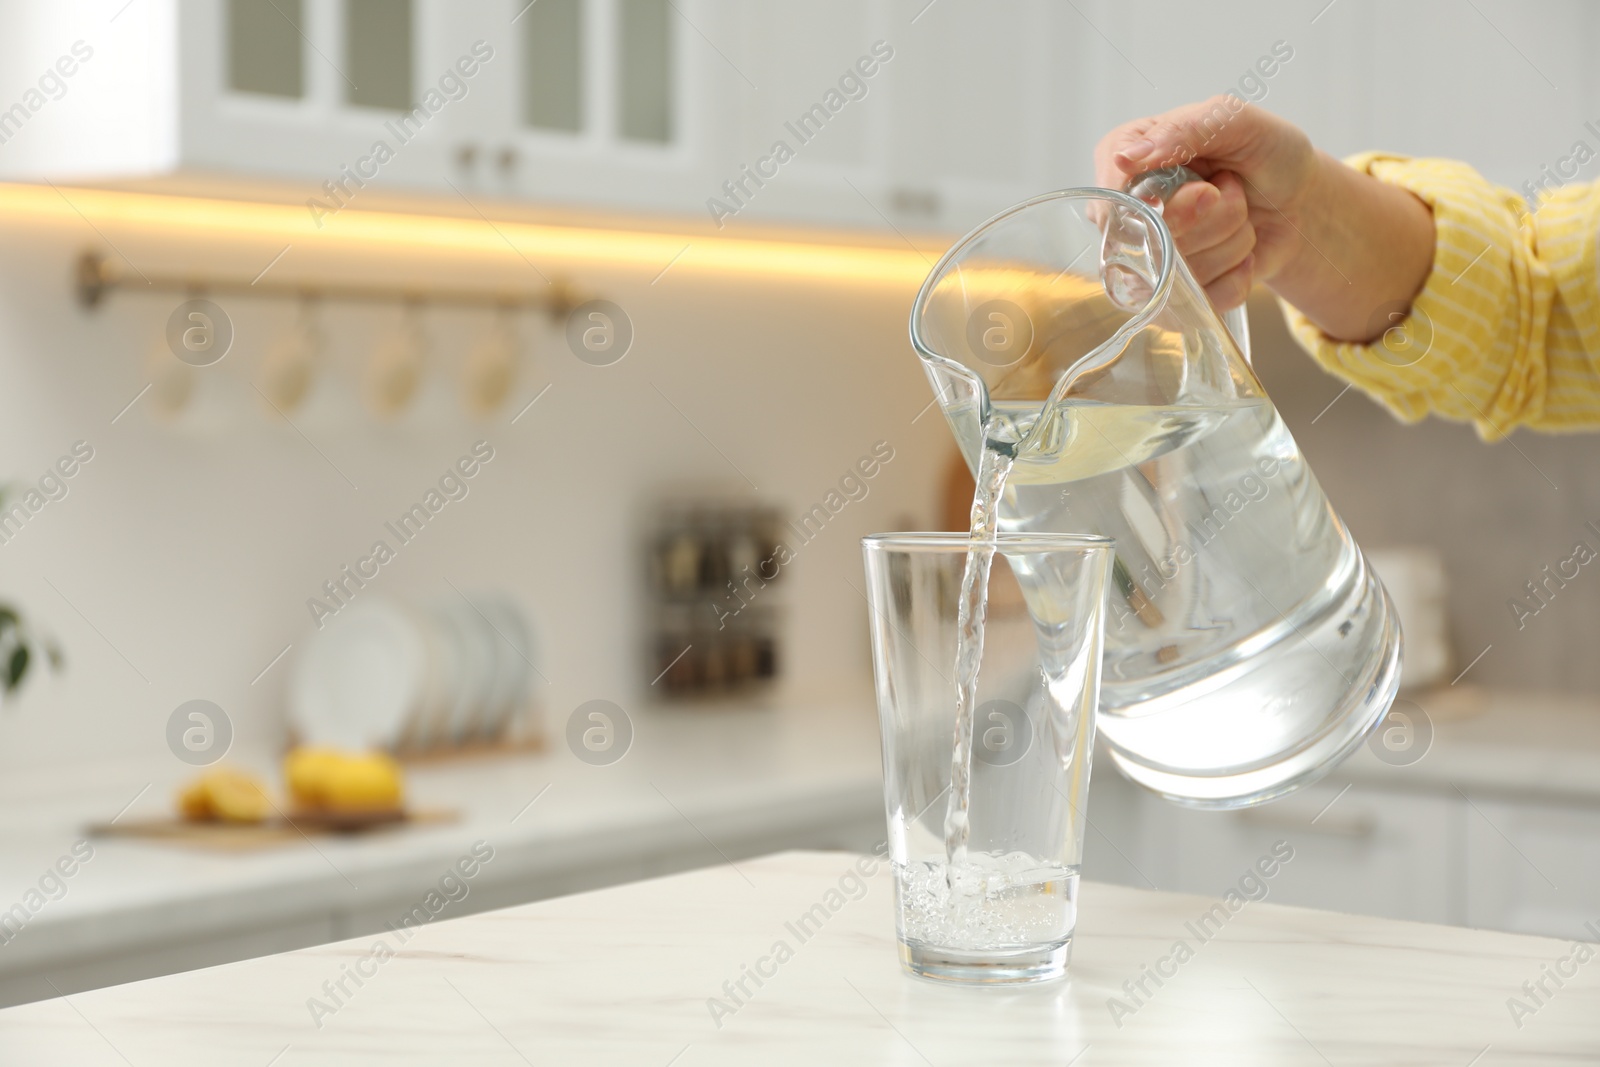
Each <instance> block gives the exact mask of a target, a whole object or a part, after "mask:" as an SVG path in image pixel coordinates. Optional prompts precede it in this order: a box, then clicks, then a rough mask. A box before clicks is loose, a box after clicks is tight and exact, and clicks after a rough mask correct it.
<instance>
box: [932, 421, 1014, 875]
mask: <svg viewBox="0 0 1600 1067" xmlns="http://www.w3.org/2000/svg"><path fill="white" fill-rule="evenodd" d="M986 436H987V435H986ZM1012 462H1013V456H1012V454H1011V453H1009V452H1003V451H1000V450H999V449H996V448H992V447H985V448H984V450H983V454H982V459H981V460H980V461H979V463H978V477H977V483H978V487H977V492H976V493H974V494H973V497H972V534H971V541H970V544H969V546H968V548H967V565H966V568H965V570H964V571H963V572H962V575H961V598H960V600H959V601H957V608H956V620H957V630H956V675H955V678H956V728H955V744H954V746H953V748H952V752H951V757H950V800H949V802H948V806H947V807H946V809H945V816H944V848H945V859H946V861H947V866H946V868H945V875H946V878H947V879H949V885H950V886H951V888H952V889H953V888H954V886H955V881H954V880H955V878H956V877H957V873H958V871H959V870H960V869H961V868H963V867H965V866H966V863H967V835H968V832H969V830H970V829H971V821H970V818H969V815H968V809H969V808H970V806H971V803H972V734H973V716H974V714H975V709H976V707H977V702H978V667H979V664H980V663H981V662H982V660H983V621H984V616H985V614H986V613H987V611H988V606H989V569H990V567H991V566H992V565H993V563H994V549H995V533H996V530H997V529H998V527H999V521H1000V494H1001V493H1003V492H1004V491H1005V487H1006V476H1007V475H1008V474H1010V473H1011V464H1012Z"/></svg>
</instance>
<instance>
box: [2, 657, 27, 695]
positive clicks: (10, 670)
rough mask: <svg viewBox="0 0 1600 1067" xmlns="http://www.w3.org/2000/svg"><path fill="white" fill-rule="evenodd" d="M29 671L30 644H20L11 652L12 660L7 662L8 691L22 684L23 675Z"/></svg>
mask: <svg viewBox="0 0 1600 1067" xmlns="http://www.w3.org/2000/svg"><path fill="white" fill-rule="evenodd" d="M27 673H28V646H27V645H18V646H17V647H16V648H15V649H14V650H13V651H12V653H11V662H10V663H7V664H6V691H7V692H9V691H11V690H13V689H15V688H16V687H17V686H18V685H20V684H22V678H23V675H25V674H27Z"/></svg>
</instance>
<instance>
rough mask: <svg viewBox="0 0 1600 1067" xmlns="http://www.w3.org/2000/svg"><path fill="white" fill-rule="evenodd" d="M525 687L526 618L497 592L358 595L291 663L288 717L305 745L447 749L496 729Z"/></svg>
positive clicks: (529, 673) (529, 680) (528, 668)
mask: <svg viewBox="0 0 1600 1067" xmlns="http://www.w3.org/2000/svg"><path fill="white" fill-rule="evenodd" d="M532 690H533V650H532V645H531V641H530V637H529V630H528V624H527V621H526V619H525V618H524V617H523V614H522V612H521V611H520V610H518V608H517V607H516V605H515V604H513V603H512V602H511V601H510V600H509V599H507V598H506V597H504V596H501V595H475V596H470V597H463V596H458V595H456V594H454V593H452V594H451V597H450V599H445V600H440V601H438V602H437V603H433V604H428V605H419V604H410V603H405V602H401V601H397V600H379V599H373V600H361V601H357V602H356V603H354V604H350V605H349V606H347V607H345V608H344V609H343V610H341V611H340V612H339V613H338V614H337V615H335V616H333V617H332V618H330V619H328V620H327V623H326V625H325V626H324V627H323V628H322V629H321V630H318V631H317V632H316V633H315V634H313V635H312V637H311V639H310V641H308V642H307V643H306V646H305V648H304V649H303V650H302V652H301V654H300V656H299V658H298V659H297V660H296V661H295V665H294V671H293V674H292V676H291V677H290V680H289V722H290V724H291V725H292V726H293V728H294V730H295V733H296V735H297V738H298V740H299V741H300V742H301V743H302V744H308V745H327V746H330V747H336V748H346V749H357V750H361V749H370V748H380V749H396V748H406V749H429V748H451V747H455V746H458V745H463V744H468V743H470V742H473V741H481V740H487V739H491V738H495V737H499V736H501V735H502V734H504V733H505V732H506V731H507V729H508V728H509V727H510V725H511V724H512V722H513V720H515V719H516V717H517V716H518V715H519V714H521V713H522V712H523V711H524V710H526V709H527V708H528V706H529V702H530V700H531V694H532Z"/></svg>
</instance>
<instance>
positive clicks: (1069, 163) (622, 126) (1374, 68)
mask: <svg viewBox="0 0 1600 1067" xmlns="http://www.w3.org/2000/svg"><path fill="white" fill-rule="evenodd" d="M241 27H242V30H241ZM235 31H239V32H235ZM1597 31H1600V11H1597V10H1596V9H1595V7H1594V5H1590V4H1584V3H1581V2H1579V0H1550V2H1549V3H1546V4H1542V5H1540V7H1539V10H1538V13H1537V17H1536V18H1529V17H1527V16H1526V14H1525V13H1524V12H1523V11H1522V10H1521V9H1520V8H1518V7H1517V6H1516V5H1515V4H1513V3H1512V2H1511V0H1483V2H1482V3H1481V4H1478V5H1476V6H1473V5H1468V6H1467V7H1462V6H1461V5H1459V4H1453V3H1449V2H1448V0H1416V2H1414V3H1408V4H1402V5H1394V4H1389V5H1382V4H1379V3H1377V2H1376V0H1334V2H1333V3H1319V2H1311V3H1303V4H1284V3H1281V2H1274V0H1218V2H1216V3H1211V4H1204V5H1192V4H1191V5H1172V4H1167V3H1163V2H1160V0H1080V2H1077V3H1072V4H1057V3H1051V2H1049V0H763V2H761V3H758V4H750V3H740V2H738V0H670V2H669V0H538V2H537V3H529V2H528V0H137V2H135V3H131V4H130V3H128V2H127V0H78V2H75V3H72V4H12V5H6V6H5V7H4V9H3V10H0V72H3V74H0V146H3V148H4V151H3V152H0V177H4V178H24V179H39V178H46V179H49V180H52V181H88V182H112V181H118V182H120V181H127V180H130V179H140V180H143V179H160V180H169V179H171V178H173V177H174V176H178V177H181V178H183V179H184V181H182V182H179V183H174V184H179V185H182V186H183V187H185V188H194V187H195V183H194V182H193V181H192V180H189V179H193V178H195V177H197V176H200V177H203V176H208V175H211V174H224V175H228V176H231V177H233V178H235V179H245V180H246V181H252V180H258V179H268V180H271V181H274V182H276V183H278V184H279V185H280V186H285V187H287V188H288V189H289V190H290V191H291V193H292V194H293V195H294V196H295V197H296V198H299V196H300V195H301V193H302V191H303V195H304V198H305V199H307V200H311V199H313V198H315V199H320V200H323V201H325V202H328V203H330V204H331V206H333V207H337V206H338V205H339V204H341V203H343V202H346V201H353V202H357V203H359V202H360V199H361V195H362V193H363V192H364V191H365V190H366V189H368V188H374V187H375V188H382V189H389V190H400V191H405V190H409V191H422V192H425V193H433V194H437V195H440V196H444V197H449V198H451V199H455V198H456V197H457V195H458V193H459V194H461V195H466V196H468V197H471V198H474V199H476V198H477V197H478V196H482V197H485V198H507V199H510V200H513V201H520V202H526V203H530V204H534V205H538V206H558V207H559V206H566V207H579V208H595V209H611V210H624V211H629V212H645V213H653V214H660V215H665V216H673V217H676V218H677V219H679V220H680V221H681V222H684V223H692V224H693V225H695V226H696V227H701V226H703V227H705V228H707V229H711V230H718V229H721V230H726V229H728V228H730V227H731V228H732V229H733V230H734V232H737V231H738V229H739V228H740V227H741V226H744V227H748V225H749V224H750V223H752V222H765V223H773V222H780V223H783V222H796V223H803V224H813V225H823V226H832V227H840V226H842V227H848V228H858V229H871V230H878V231H882V232H884V233H886V234H889V235H890V236H892V235H893V231H896V230H899V231H902V232H904V233H907V234H911V233H913V232H915V231H918V230H924V231H926V230H932V231H938V232H943V233H951V232H960V231H962V230H964V229H966V228H968V227H970V226H972V225H974V224H976V223H977V222H979V221H981V220H982V219H984V218H985V217H987V216H988V215H990V214H992V213H994V212H996V211H998V210H1001V209H1003V208H1004V207H1006V206H1009V205H1010V204H1013V203H1015V202H1017V201H1019V200H1021V199H1024V198H1026V197H1029V196H1032V195H1035V194H1038V193H1041V192H1044V191H1048V190H1051V189H1056V188H1061V187H1064V186H1070V185H1077V184H1084V183H1087V182H1089V181H1090V180H1091V179H1092V176H1093V167H1092V150H1093V146H1094V144H1095V142H1096V141H1097V140H1098V138H1099V137H1100V136H1101V135H1102V134H1103V133H1104V132H1105V131H1106V130H1107V129H1109V128H1111V127H1112V126H1113V125H1115V124H1117V123H1119V122H1122V121H1125V120H1127V119H1129V118H1132V117H1135V116H1138V115H1142V114H1149V113H1153V112H1157V111H1161V110H1165V109H1167V108H1170V107H1173V106H1176V105H1178V104H1181V103H1184V102H1188V101H1192V100H1198V99H1201V98H1204V97H1206V96H1209V95H1212V94H1215V93H1219V92H1224V91H1232V92H1235V93H1237V94H1240V95H1242V96H1244V97H1246V98H1249V99H1253V100H1257V101H1259V102H1260V103H1261V104H1262V105H1263V106H1265V107H1266V108H1268V109H1270V110H1273V111H1276V112H1279V113H1281V114H1283V115H1284V116H1286V117H1287V118H1289V119H1291V120H1293V121H1295V122H1297V123H1299V124H1301V125H1302V126H1304V127H1305V128H1306V129H1307V131H1308V132H1309V133H1310V134H1311V136H1312V138H1313V139H1314V140H1315V141H1316V142H1317V143H1318V144H1319V145H1321V146H1323V147H1325V148H1327V149H1329V150H1330V151H1333V152H1336V153H1341V154H1343V153H1348V152H1352V151H1356V150H1358V149H1362V148H1369V147H1380V148H1385V149H1389V150H1393V151H1400V152H1411V153H1419V154H1429V153H1433V154H1445V155H1452V156H1456V157H1459V158H1463V159H1466V160H1468V161H1470V162H1473V163H1474V164H1476V165H1477V166H1478V167H1479V168H1480V169H1481V170H1483V171H1484V172H1485V173H1486V174H1488V175H1489V176H1490V177H1492V178H1495V179H1497V180H1500V181H1503V182H1505V183H1507V184H1510V185H1513V186H1515V187H1518V188H1521V186H1522V185H1523V183H1524V182H1526V181H1529V180H1537V179H1538V178H1540V177H1541V175H1542V173H1543V171H1542V168H1543V167H1544V166H1545V165H1546V164H1548V165H1550V166H1552V167H1555V166H1558V165H1559V164H1560V163H1561V161H1562V160H1563V159H1568V160H1569V161H1570V157H1571V155H1572V152H1573V149H1574V146H1575V144H1576V143H1577V142H1580V141H1582V142H1585V143H1586V144H1588V147H1589V148H1590V150H1591V151H1592V150H1593V149H1594V148H1595V143H1594V142H1595V140H1596V134H1595V133H1594V132H1593V131H1592V130H1591V129H1590V127H1589V125H1588V123H1589V121H1590V120H1592V119H1593V117H1594V114H1595V110H1594V109H1595V108H1596V106H1600V81H1597V80H1596V75H1594V74H1593V73H1592V69H1591V68H1592V66H1593V64H1591V63H1589V62H1588V55H1589V51H1592V47H1591V45H1592V42H1593V40H1594V35H1595V33H1596V32H1597ZM479 41H482V42H483V46H481V47H480V48H479V51H478V52H477V53H476V54H475V52H474V48H475V45H476V43H477V42H479ZM879 42H881V45H880V44H879ZM875 46H876V47H877V48H878V49H879V50H880V51H892V58H888V59H883V58H880V57H879V56H877V55H875V54H874V48H875ZM488 50H492V55H491V54H489V51H488ZM864 57H865V58H866V59H867V60H869V63H868V65H869V66H872V67H873V68H874V69H873V72H872V73H871V74H870V75H860V74H858V73H857V70H858V68H857V67H856V64H857V63H858V62H860V61H862V60H863V58H864ZM402 60H404V62H402ZM458 64H463V65H462V66H458ZM402 66H403V67H404V68H405V69H403V70H402V69H401V67H402ZM463 70H470V71H471V74H470V76H469V75H465V74H463V73H461V72H462V71H463ZM1462 70H1483V71H1490V72H1493V74H1494V76H1493V77H1482V78H1477V79H1473V78H1466V79H1463V78H1462V77H1461V76H1460V73H1461V71H1462ZM430 94H432V95H431V96H430ZM430 99H431V100H433V101H434V102H435V103H436V104H437V106H436V107H433V108H432V109H431V110H429V111H426V112H424V113H420V114H418V113H414V112H412V111H411V107H412V106H413V105H414V104H416V103H420V102H426V101H428V100H430ZM819 106H821V107H823V108H824V111H825V115H826V117H825V119H823V118H821V117H819V118H818V119H817V121H816V125H817V127H818V128H816V129H813V130H811V131H810V133H808V134H806V135H805V136H797V135H796V133H795V132H794V131H793V130H792V128H791V127H792V126H794V124H796V123H797V122H798V120H800V119H801V117H802V116H805V115H808V114H811V115H815V114H816V111H815V109H816V108H818V107H819ZM408 114H410V115H413V116H414V117H413V118H412V119H411V120H409V122H408V123H402V122H401V119H402V116H405V115H408ZM802 132H803V131H802ZM780 141H782V142H785V143H786V144H787V147H788V150H789V151H790V152H792V158H786V159H785V160H784V161H783V162H781V164H780V163H776V162H774V161H773V160H772V159H771V156H772V152H773V148H774V146H775V144H777V143H778V142H780ZM380 142H382V143H383V144H384V145H385V146H386V150H385V151H384V152H383V153H381V154H382V155H383V156H384V158H383V159H382V160H381V161H379V160H377V159H376V158H375V157H376V155H377V154H379V153H377V152H376V149H377V146H378V144H379V143H380ZM764 160H765V162H764ZM1590 170H1592V165H1591V166H1590V167H1589V168H1584V169H1583V173H1581V174H1575V175H1568V177H1569V178H1570V177H1587V178H1592V177H1593V176H1594V175H1593V174H1592V173H1589V171H1590ZM754 171H761V172H762V173H764V174H765V175H766V176H765V177H762V178H761V179H760V180H759V181H757V180H755V179H754V178H752V177H750V175H751V173H752V172H754ZM363 182H365V183H368V184H366V185H363V184H361V183H363ZM325 183H331V185H332V188H330V187H329V186H328V185H327V184H325ZM728 183H731V184H732V185H733V186H734V187H735V188H736V189H738V190H739V191H737V192H733V193H730V192H729V184H728ZM711 201H720V202H721V203H722V204H724V205H726V206H727V207H728V208H732V209H735V210H733V211H732V214H731V215H729V214H723V213H721V212H719V211H718V210H717V209H716V205H714V204H711V203H709V202H711ZM714 216H718V217H714ZM719 221H720V222H722V223H723V226H721V227H719V226H718V225H717V223H718V222H719Z"/></svg>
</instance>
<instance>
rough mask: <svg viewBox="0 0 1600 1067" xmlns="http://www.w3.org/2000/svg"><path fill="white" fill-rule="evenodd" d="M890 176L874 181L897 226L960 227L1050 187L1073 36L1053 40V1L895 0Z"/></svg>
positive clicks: (1074, 51) (1073, 55)
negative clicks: (883, 183)
mask: <svg viewBox="0 0 1600 1067" xmlns="http://www.w3.org/2000/svg"><path fill="white" fill-rule="evenodd" d="M889 21H890V26H889V32H890V37H889V40H890V42H891V43H892V44H893V45H894V48H895V58H894V61H893V62H892V63H891V64H889V65H888V67H887V68H886V69H885V71H884V78H885V82H886V85H885V88H886V90H887V95H888V98H889V99H888V104H889V109H888V110H889V120H888V130H887V144H888V152H889V173H888V183H889V184H888V185H887V187H879V188H876V189H874V190H871V191H869V195H871V196H872V197H873V198H874V199H875V200H876V201H877V203H878V205H879V210H881V211H882V212H883V213H884V214H885V215H887V216H888V218H889V219H890V220H891V221H892V222H893V224H894V225H896V226H913V227H931V228H937V229H941V230H949V231H956V232H960V231H962V230H966V229H969V228H971V227H972V226H974V225H976V224H977V223H979V222H982V221H983V220H984V219H985V218H988V217H989V216H990V215H993V214H995V213H996V212H998V211H1001V210H1003V209H1005V208H1006V207H1009V206H1011V205H1012V204H1014V203H1016V202H1018V201H1019V200H1024V199H1026V198H1027V197H1029V196H1032V195H1034V194H1037V193H1041V192H1045V191H1048V190H1049V188H1050V187H1051V185H1052V182H1051V180H1050V173H1051V170H1050V161H1051V159H1052V158H1053V156H1054V154H1055V152H1056V150H1057V149H1056V146H1057V145H1058V144H1059V143H1060V142H1061V141H1062V140H1063V139H1068V140H1070V139H1071V138H1072V131H1071V128H1070V125H1069V124H1064V123H1063V122H1061V121H1060V119H1061V117H1062V115H1063V114H1064V111H1065V108H1064V106H1063V105H1066V104H1069V103H1070V99H1071V98H1070V96H1069V97H1068V98H1067V99H1065V100H1063V99H1062V97H1061V94H1060V91H1059V90H1060V86H1059V82H1058V80H1057V78H1056V75H1057V74H1058V73H1059V72H1060V71H1061V70H1064V69H1065V70H1070V69H1071V68H1072V66H1073V64H1074V63H1076V62H1077V61H1078V57H1079V54H1080V53H1079V50H1078V46H1077V44H1076V42H1066V43H1065V47H1063V42H1061V41H1059V40H1052V38H1051V37H1050V32H1049V31H1050V28H1051V24H1052V20H1051V5H1047V4H1045V3H1042V2H1038V0H991V2H986V3H983V4H971V3H933V4H929V3H928V2H927V0H892V3H891V4H890V20H889Z"/></svg>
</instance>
